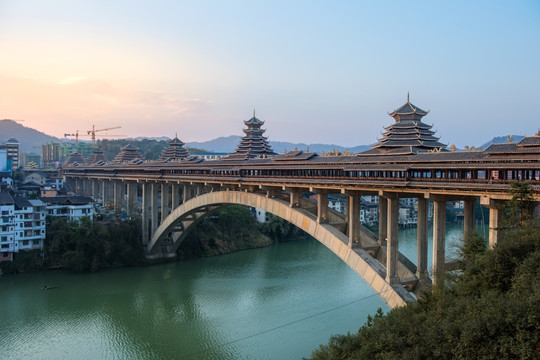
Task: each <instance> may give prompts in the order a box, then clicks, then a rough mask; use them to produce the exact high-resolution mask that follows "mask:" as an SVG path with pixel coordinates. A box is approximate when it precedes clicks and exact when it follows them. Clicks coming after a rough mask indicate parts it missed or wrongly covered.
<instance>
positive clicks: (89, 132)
mask: <svg viewBox="0 0 540 360" xmlns="http://www.w3.org/2000/svg"><path fill="white" fill-rule="evenodd" d="M120 128H121V126H115V127H111V128H106V129H97V130H96V126H95V125H92V130H88V131H87V133H88V135H92V146H95V145H96V133H97V132H98V131H107V130H113V129H120Z"/></svg>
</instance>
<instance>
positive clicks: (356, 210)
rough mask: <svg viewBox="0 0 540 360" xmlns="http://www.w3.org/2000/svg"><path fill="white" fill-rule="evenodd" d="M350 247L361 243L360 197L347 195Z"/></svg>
mask: <svg viewBox="0 0 540 360" xmlns="http://www.w3.org/2000/svg"><path fill="white" fill-rule="evenodd" d="M347 210H348V213H349V216H348V218H349V247H352V246H353V244H358V243H359V242H360V195H347Z"/></svg>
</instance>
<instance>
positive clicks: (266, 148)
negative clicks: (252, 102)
mask: <svg viewBox="0 0 540 360" xmlns="http://www.w3.org/2000/svg"><path fill="white" fill-rule="evenodd" d="M244 124H246V126H247V128H246V129H244V130H243V131H244V133H245V134H246V135H245V136H243V137H242V139H241V140H240V144H238V147H237V148H236V151H235V152H234V153H232V154H230V155H229V156H228V157H227V158H228V159H232V160H239V159H253V158H265V157H269V156H273V155H277V154H276V153H275V152H274V151H273V150H272V147H271V146H270V144H268V138H267V137H265V136H263V134H264V132H265V131H266V130H263V129H261V126H262V125H263V124H264V121H262V120H260V119H258V118H257V117H256V116H255V111H253V117H252V118H251V119H249V120H245V121H244Z"/></svg>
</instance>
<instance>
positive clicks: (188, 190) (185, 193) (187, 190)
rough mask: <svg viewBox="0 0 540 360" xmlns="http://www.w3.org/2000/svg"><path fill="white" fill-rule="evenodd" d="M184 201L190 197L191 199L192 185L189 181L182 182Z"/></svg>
mask: <svg viewBox="0 0 540 360" xmlns="http://www.w3.org/2000/svg"><path fill="white" fill-rule="evenodd" d="M182 185H183V188H182V202H183V203H185V202H186V201H188V200H189V199H191V185H190V184H188V183H184V184H182Z"/></svg>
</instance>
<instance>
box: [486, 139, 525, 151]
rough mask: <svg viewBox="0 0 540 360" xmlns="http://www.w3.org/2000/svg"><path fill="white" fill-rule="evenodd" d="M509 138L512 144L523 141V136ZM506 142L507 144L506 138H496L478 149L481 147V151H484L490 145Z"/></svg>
mask: <svg viewBox="0 0 540 360" xmlns="http://www.w3.org/2000/svg"><path fill="white" fill-rule="evenodd" d="M510 137H511V138H512V142H513V143H517V142H519V141H521V139H523V136H521V135H510ZM507 142H508V136H496V137H494V138H493V139H491V140H490V141H488V142H487V143H485V144H483V145H480V147H482V149H483V150H486V149H487V148H488V147H489V145H491V144H504V143H507Z"/></svg>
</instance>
